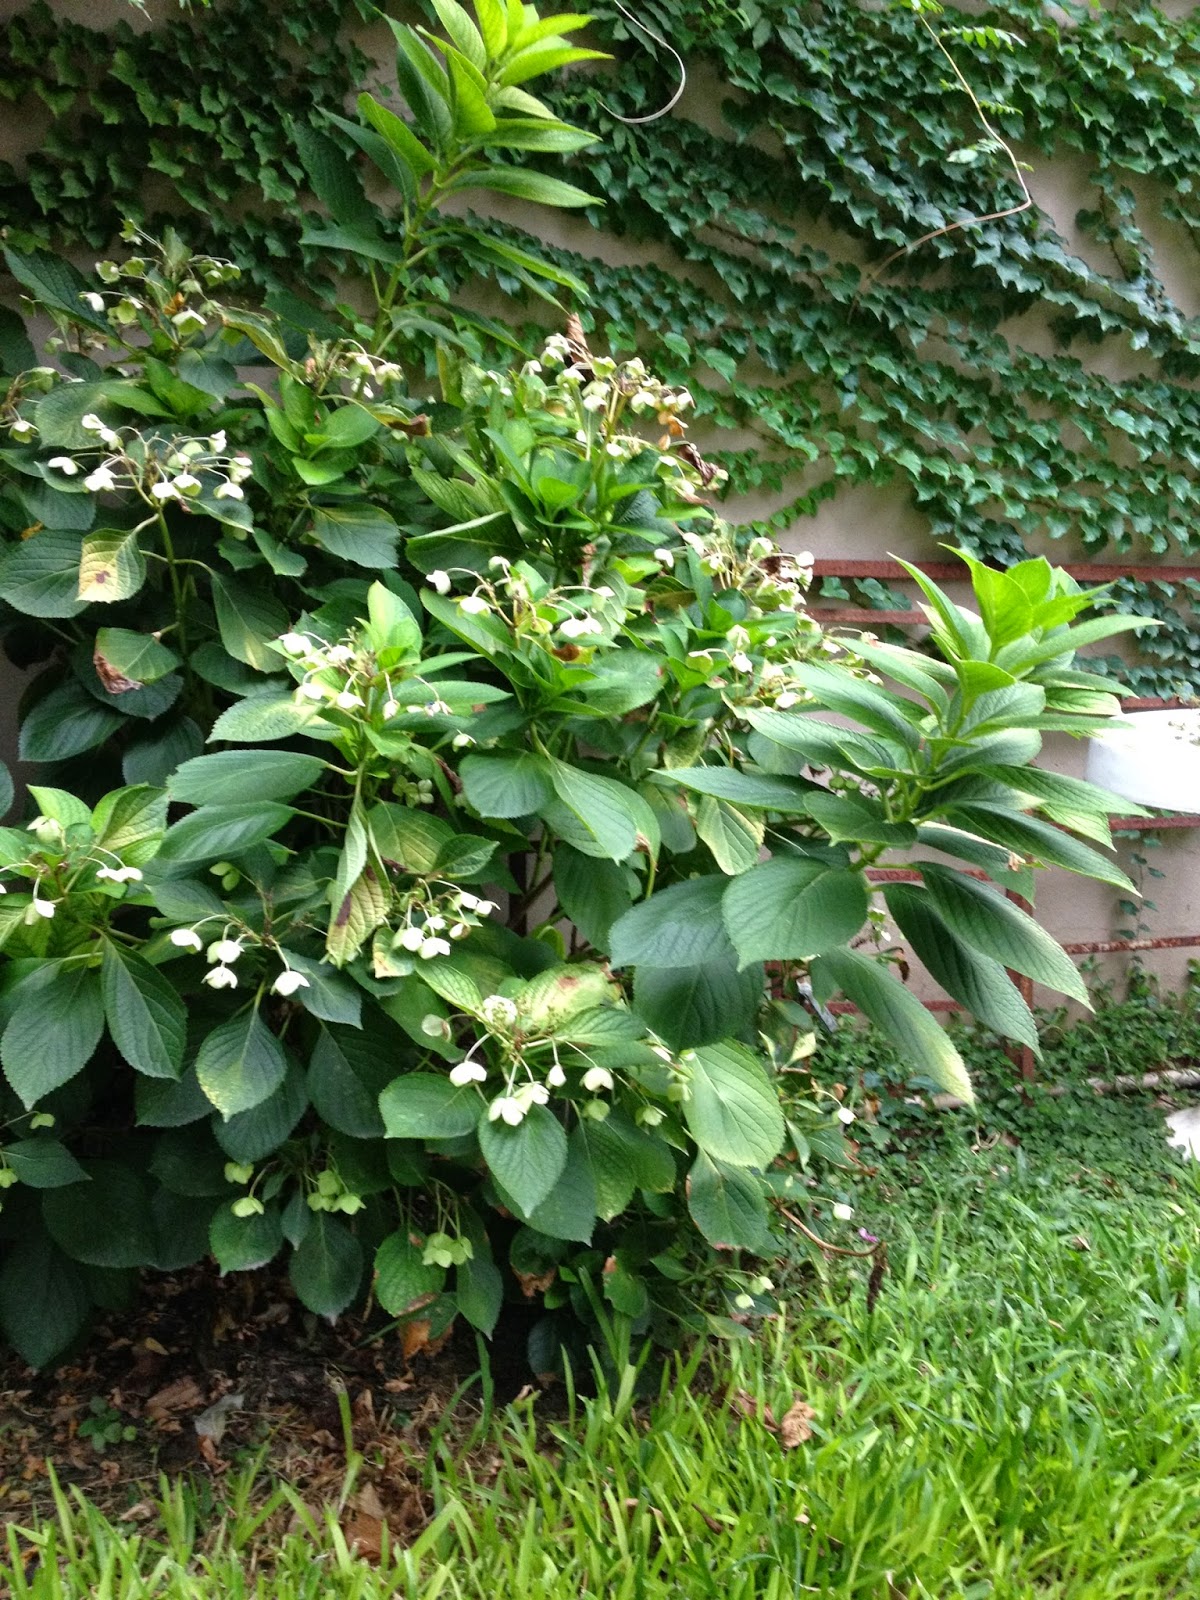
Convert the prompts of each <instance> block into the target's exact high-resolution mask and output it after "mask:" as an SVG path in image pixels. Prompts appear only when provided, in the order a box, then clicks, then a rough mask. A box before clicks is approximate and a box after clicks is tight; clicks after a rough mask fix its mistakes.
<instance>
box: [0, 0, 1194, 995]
mask: <svg viewBox="0 0 1200 1600" xmlns="http://www.w3.org/2000/svg"><path fill="white" fill-rule="evenodd" d="M21 3H23V0H0V20H2V19H3V18H5V17H6V16H8V15H11V14H12V13H13V12H14V11H15V10H17V9H19V5H20V4H21ZM52 8H53V9H54V10H56V11H58V12H59V13H61V14H62V15H63V16H65V17H70V18H72V19H73V20H75V21H79V22H83V23H85V24H87V25H89V26H95V27H98V28H99V27H104V26H107V25H109V24H110V23H111V22H112V21H113V20H115V19H116V18H118V17H121V18H124V19H126V20H127V21H129V22H130V23H131V24H132V25H133V26H135V27H141V26H150V25H152V21H153V19H154V18H155V17H165V16H168V15H170V14H172V13H173V11H174V6H173V4H172V0H150V6H149V12H150V20H148V21H147V20H145V19H143V18H142V17H140V15H139V13H138V12H137V11H136V10H135V9H134V8H133V7H132V6H130V5H129V4H127V3H126V0H52ZM1194 9H1195V0H1170V4H1169V6H1168V10H1169V11H1170V12H1171V13H1172V14H1184V13H1186V12H1189V11H1191V10H1194ZM357 36H358V37H359V39H360V41H361V42H362V43H363V44H364V46H365V47H367V48H368V49H370V50H371V52H372V53H373V54H377V55H378V58H379V59H380V60H381V61H383V60H384V59H385V58H386V55H387V53H388V52H387V45H386V41H387V38H388V36H387V34H386V30H384V29H382V28H379V29H367V28H363V29H361V30H358V31H357ZM386 70H387V69H386V68H382V67H381V73H383V74H384V75H386ZM726 92H727V91H726V90H725V88H724V86H723V85H722V84H720V83H719V82H717V81H716V80H715V79H714V78H713V77H712V76H711V74H709V73H707V72H706V71H704V70H703V69H700V68H697V67H695V66H694V65H693V70H692V73H691V78H690V82H689V85H688V89H687V92H686V94H685V96H684V98H683V101H682V103H681V105H680V107H679V109H678V111H677V113H676V114H677V115H679V116H683V117H688V118H691V119H692V120H694V121H696V122H698V123H701V124H702V125H704V126H705V127H707V128H709V129H710V130H711V131H715V132H718V133H720V132H723V131H724V130H723V129H722V126H721V123H720V114H719V106H720V101H721V99H722V97H723V95H724V94H725V93H726ZM48 120H49V119H48V116H47V114H46V113H45V111H44V108H42V107H41V106H40V103H38V102H36V101H33V100H32V99H31V100H30V102H29V103H27V104H18V105H15V106H14V105H0V158H3V159H7V160H10V161H12V162H13V163H14V165H16V166H17V167H18V169H19V168H20V165H21V161H22V159H23V157H24V156H25V155H26V154H27V153H28V152H29V151H30V150H31V149H34V148H36V147H37V145H38V143H39V142H40V140H41V138H42V136H43V134H44V132H45V129H46V127H47V125H48ZM598 131H603V130H598ZM768 142H769V141H768ZM747 158H748V159H750V158H751V156H750V153H749V152H748V155H747ZM1027 176H1028V181H1029V185H1030V188H1031V190H1032V192H1033V194H1034V196H1035V198H1036V200H1037V202H1038V204H1039V206H1040V207H1041V208H1042V209H1043V210H1044V211H1046V212H1047V213H1048V215H1049V216H1050V217H1051V218H1052V219H1053V220H1054V222H1055V225H1056V227H1057V229H1058V231H1059V233H1060V234H1061V235H1062V236H1063V237H1064V238H1065V239H1066V240H1067V242H1068V244H1069V245H1070V246H1071V247H1072V248H1073V249H1075V250H1076V251H1078V253H1079V254H1080V255H1081V256H1083V257H1084V258H1085V259H1087V260H1089V262H1090V263H1091V264H1092V265H1093V266H1095V267H1096V268H1097V269H1098V270H1101V271H1110V270H1111V269H1112V263H1111V261H1108V260H1107V259H1105V258H1104V257H1103V256H1102V254H1101V253H1099V252H1098V251H1097V247H1096V246H1095V245H1094V244H1093V243H1092V241H1090V240H1089V239H1088V238H1087V237H1086V236H1084V235H1082V234H1081V233H1080V232H1079V230H1078V229H1077V228H1076V226H1075V220H1074V219H1075V214H1076V212H1077V211H1078V210H1079V209H1080V207H1081V206H1083V205H1085V204H1088V203H1090V197H1089V192H1088V186H1087V162H1086V159H1085V158H1084V157H1082V156H1080V155H1078V154H1076V153H1074V152H1069V153H1065V154H1064V155H1063V156H1062V157H1061V158H1059V159H1056V160H1052V161H1048V162H1047V161H1044V160H1041V159H1040V158H1038V159H1037V160H1036V161H1035V162H1034V170H1033V171H1032V172H1031V173H1029V174H1028V175H1027ZM1140 198H1141V200H1142V206H1141V208H1140V211H1139V219H1138V220H1139V222H1140V223H1141V225H1142V226H1143V227H1144V228H1145V230H1146V231H1147V233H1148V234H1149V235H1150V236H1151V237H1152V238H1153V241H1154V244H1155V247H1156V250H1157V255H1158V264H1159V268H1160V272H1161V275H1162V278H1163V281H1164V284H1165V286H1166V287H1167V289H1168V290H1169V292H1170V293H1171V295H1172V296H1173V297H1174V298H1175V300H1176V303H1177V304H1178V305H1179V306H1180V307H1181V308H1183V309H1184V310H1185V311H1187V312H1189V313H1191V314H1196V313H1200V281H1198V278H1197V274H1196V272H1195V270H1194V267H1193V262H1194V255H1193V253H1192V252H1193V246H1192V245H1191V244H1190V242H1189V241H1188V240H1186V239H1185V238H1183V237H1182V236H1181V235H1179V234H1178V233H1177V232H1176V231H1175V225H1174V224H1169V223H1167V222H1166V221H1164V220H1163V219H1162V218H1161V214H1158V216H1157V218H1156V215H1155V205H1154V194H1153V189H1152V187H1151V186H1150V185H1149V184H1144V185H1142V187H1141V194H1140ZM496 214H497V215H507V216H509V217H511V218H513V219H514V220H517V221H520V222H522V223H523V224H525V225H527V226H530V227H531V228H532V229H533V230H534V231H538V232H540V233H541V234H542V236H543V237H544V238H546V239H547V241H549V242H553V243H555V244H561V245H564V246H567V247H569V248H571V249H575V250H578V251H580V252H581V253H583V254H584V255H592V256H597V257H600V258H602V259H604V260H606V261H609V262H614V263H615V262H620V263H629V264H636V263H643V262H654V263H655V264H657V265H660V266H662V267H664V268H667V269H668V270H670V271H672V272H678V271H680V270H681V268H680V264H679V262H678V260H677V258H676V257H675V256H674V254H673V252H672V251H671V249H670V247H669V245H667V244H662V245H654V244H649V245H646V244H640V243H637V242H635V241H631V240H628V239H617V238H615V237H611V236H606V235H603V234H599V233H597V232H595V231H594V230H593V229H592V228H591V227H590V226H589V225H588V224H587V222H586V221H585V220H583V219H581V218H579V217H576V216H572V215H570V214H567V213H557V214H554V213H552V214H546V213H538V214H537V215H536V217H531V216H530V215H529V214H528V213H523V212H522V210H521V208H520V207H515V206H513V207H506V206H504V205H503V204H502V203H498V204H497V207H496ZM788 221H789V222H790V223H791V224H792V225H793V226H796V227H798V228H800V230H801V232H802V236H803V238H804V240H805V241H806V242H809V243H812V244H815V245H818V246H819V247H821V248H823V249H827V250H828V251H829V252H830V253H831V255H833V256H835V257H838V258H841V259H851V260H853V259H855V257H856V254H857V252H856V246H855V241H854V240H853V239H852V238H851V237H849V236H848V235H845V234H842V233H839V232H838V231H836V230H835V229H833V228H831V227H830V226H829V225H828V224H827V223H824V222H822V223H816V222H813V221H811V220H809V222H808V223H807V225H806V224H805V219H804V218H802V217H796V216H789V218H788ZM722 242H723V243H724V244H726V245H727V244H728V241H727V240H723V241H722ZM689 270H690V269H689ZM710 287H711V288H712V289H713V290H714V292H717V293H719V287H720V286H719V284H717V283H716V282H713V283H712V284H711V285H710ZM1003 331H1004V332H1005V334H1006V335H1007V337H1008V338H1009V339H1010V340H1011V341H1012V342H1013V343H1014V344H1016V345H1018V346H1021V347H1023V348H1027V349H1030V350H1035V351H1044V352H1047V353H1048V352H1049V351H1050V350H1051V349H1052V341H1051V339H1050V335H1049V331H1048V329H1047V328H1046V326H1045V324H1044V322H1043V321H1042V320H1041V319H1039V318H1038V317H1037V316H1027V317H1024V318H1022V319H1020V320H1019V321H1014V322H1011V323H1009V324H1007V325H1006V326H1005V328H1004V330H1003ZM1087 359H1088V360H1089V362H1090V363H1091V364H1092V365H1093V366H1094V367H1095V369H1096V370H1097V371H1101V372H1104V373H1105V374H1106V375H1107V376H1110V377H1112V378H1118V379H1119V378H1123V377H1131V376H1133V375H1135V374H1137V373H1139V372H1142V371H1144V370H1146V367H1145V365H1144V363H1143V361H1142V359H1141V358H1140V357H1138V356H1136V355H1134V354H1132V353H1131V352H1130V351H1129V350H1128V347H1127V346H1126V345H1124V344H1122V343H1120V342H1117V341H1110V342H1109V343H1108V344H1106V345H1104V346H1101V347H1100V348H1098V349H1096V350H1094V351H1093V352H1091V354H1089V356H1088V358H1087ZM720 442H721V443H723V444H726V445H729V446H733V447H738V446H740V445H743V444H744V443H745V442H747V441H745V440H742V439H729V438H726V439H724V440H722V441H720ZM820 475H821V468H820V467H819V466H818V467H816V468H806V469H805V470H804V471H803V472H801V473H799V474H798V475H797V478H796V479H795V480H794V481H793V483H792V484H790V485H789V486H788V491H787V493H786V494H785V495H783V496H777V497H773V498H767V497H763V496H744V497H741V498H740V499H737V500H735V501H733V502H732V503H731V504H730V506H729V508H728V509H729V512H730V514H731V515H732V516H734V517H738V516H742V517H751V516H761V515H764V514H766V513H768V512H769V511H771V510H773V509H774V507H775V505H778V504H783V503H786V501H787V500H790V499H791V498H793V497H794V495H795V494H796V493H797V492H798V491H799V489H800V487H801V486H804V485H808V484H811V483H812V482H814V481H819V478H820ZM785 542H786V543H787V544H788V545H789V546H790V547H792V548H794V549H810V550H813V551H814V552H815V553H816V554H817V555H819V556H824V557H831V558H835V557H839V556H841V557H846V556H853V557H860V558H862V557H872V556H881V555H885V554H896V555H902V556H905V557H908V558H911V559H916V560H921V559H937V558H939V557H942V558H944V557H943V553H942V552H941V551H939V550H937V549H935V547H934V545H933V543H932V541H931V539H930V536H929V531H928V527H927V525H926V523H925V521H924V519H923V517H922V516H921V514H920V513H919V512H918V511H917V509H916V508H915V507H914V506H913V505H912V503H911V501H910V500H909V499H908V497H907V495H906V494H905V493H904V492H903V491H901V490H891V489H889V490H882V489H875V488H871V487H869V486H857V487H848V488H845V489H843V490H841V491H840V492H839V494H838V495H837V496H836V497H835V498H834V499H833V500H831V501H828V502H826V503H825V504H823V505H822V506H821V507H820V508H819V510H818V511H817V513H816V515H814V516H812V517H810V518H805V519H801V520H798V521H797V522H796V523H795V525H794V526H793V527H792V528H791V529H790V530H789V532H788V534H787V536H786V539H785ZM1045 553H1046V554H1048V555H1049V556H1050V557H1051V558H1052V559H1055V558H1057V559H1059V560H1063V559H1070V558H1076V559H1077V553H1076V552H1075V551H1072V550H1070V549H1068V548H1065V547H1064V546H1063V545H1062V544H1061V543H1059V544H1054V543H1050V542H1048V543H1047V545H1046V552H1045ZM1168 559H1170V558H1168ZM18 692H19V685H18V683H17V681H16V677H15V675H14V674H13V673H12V671H11V669H9V670H8V671H6V672H4V673H2V674H0V741H2V742H3V743H4V744H5V745H6V746H8V747H10V748H11V733H12V727H13V723H14V715H13V708H14V706H15V700H16V695H17V693H18ZM1083 755H1084V752H1083V749H1082V747H1080V746H1079V745H1078V744H1074V743H1073V742H1072V741H1069V740H1067V739H1064V738H1055V739H1052V740H1051V741H1049V742H1048V744H1047V748H1046V752H1045V755H1044V758H1043V760H1044V764H1046V765H1048V766H1051V767H1054V768H1056V769H1058V770H1062V771H1067V772H1073V773H1078V772H1080V771H1081V770H1082V763H1083ZM1196 804H1197V809H1200V795H1198V796H1197V797H1196ZM1133 853H1134V848H1131V847H1130V846H1129V845H1127V844H1122V846H1121V849H1120V854H1121V856H1122V858H1123V859H1124V860H1125V861H1126V862H1127V864H1131V863H1130V858H1131V856H1132V855H1133ZM1144 853H1145V854H1146V855H1147V856H1148V857H1149V859H1150V861H1151V862H1152V863H1153V864H1154V865H1155V866H1157V867H1158V868H1159V869H1160V870H1162V871H1163V872H1164V873H1165V874H1166V876H1165V877H1164V878H1163V879H1159V880H1154V881H1153V882H1149V883H1148V884H1147V894H1148V897H1149V898H1150V899H1153V900H1155V901H1156V902H1157V907H1158V909H1157V910H1156V911H1153V912H1150V911H1147V912H1146V913H1145V914H1144V915H1143V918H1142V920H1143V921H1144V922H1146V923H1148V924H1149V925H1150V926H1149V930H1148V931H1149V932H1150V933H1151V934H1152V935H1179V934H1188V933H1197V934H1200V830H1198V831H1197V832H1195V833H1191V832H1183V831H1179V830H1172V831H1168V832H1164V833H1163V835H1162V845H1161V847H1160V848H1157V849H1151V850H1148V851H1145V852H1144ZM1116 901H1117V895H1116V893H1115V892H1114V891H1113V890H1111V889H1110V888H1108V887H1106V886H1103V885H1093V884H1085V883H1081V882H1080V881H1079V880H1076V879H1073V878H1070V877H1069V876H1068V875H1067V874H1063V873H1060V872H1050V873H1046V874H1044V875H1042V881H1041V885H1040V888H1039V892H1038V914H1039V916H1040V918H1041V919H1042V920H1043V921H1044V923H1045V924H1046V926H1047V927H1048V928H1049V929H1050V930H1051V931H1052V932H1053V933H1054V934H1055V935H1056V936H1057V937H1059V938H1060V939H1063V940H1102V939H1109V938H1112V937H1114V936H1115V935H1116V934H1117V932H1118V930H1119V929H1121V928H1122V927H1125V926H1127V925H1128V920H1129V919H1128V918H1126V917H1124V916H1123V915H1121V914H1120V913H1118V911H1117V909H1116ZM1197 953H1198V954H1200V952H1197ZM1189 954H1190V952H1187V951H1171V952H1165V953H1162V954H1159V955H1156V956H1153V957H1150V958H1147V965H1149V966H1150V967H1151V969H1152V970H1154V971H1155V972H1157V973H1159V974H1160V975H1161V977H1162V979H1163V980H1164V981H1165V982H1167V983H1169V984H1171V985H1177V984H1178V983H1179V982H1180V981H1181V979H1182V978H1183V976H1184V974H1185V971H1186V963H1187V960H1188V958H1189ZM1123 966H1124V958H1112V957H1110V958H1106V959H1105V960H1103V961H1102V962H1100V963H1099V972H1100V974H1101V975H1103V976H1119V975H1120V973H1121V971H1122V970H1123Z"/></svg>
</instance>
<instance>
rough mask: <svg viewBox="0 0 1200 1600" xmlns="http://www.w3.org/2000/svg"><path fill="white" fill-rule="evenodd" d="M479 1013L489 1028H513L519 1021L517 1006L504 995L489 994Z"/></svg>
mask: <svg viewBox="0 0 1200 1600" xmlns="http://www.w3.org/2000/svg"><path fill="white" fill-rule="evenodd" d="M479 1013H480V1015H481V1016H482V1018H483V1020H484V1022H485V1023H486V1024H487V1026H488V1027H489V1028H511V1027H512V1025H513V1023H514V1022H515V1021H516V1020H517V1008H516V1006H515V1005H514V1004H513V1003H512V1001H511V1000H509V999H508V998H507V996H505V995H502V994H489V995H488V997H487V999H486V1000H484V1002H483V1004H482V1005H481V1006H480V1008H479Z"/></svg>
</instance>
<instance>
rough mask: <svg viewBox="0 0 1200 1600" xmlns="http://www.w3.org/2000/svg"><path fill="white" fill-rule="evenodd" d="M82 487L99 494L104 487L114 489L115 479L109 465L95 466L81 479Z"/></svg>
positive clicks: (115, 485)
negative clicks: (94, 468) (92, 470)
mask: <svg viewBox="0 0 1200 1600" xmlns="http://www.w3.org/2000/svg"><path fill="white" fill-rule="evenodd" d="M83 487H84V488H85V489H90V490H91V491H92V493H93V494H101V493H103V492H104V490H106V489H115V488H116V487H117V480H116V477H115V476H114V474H113V470H112V468H111V467H97V468H96V470H95V471H94V472H89V473H88V475H87V477H86V478H85V479H84V480H83Z"/></svg>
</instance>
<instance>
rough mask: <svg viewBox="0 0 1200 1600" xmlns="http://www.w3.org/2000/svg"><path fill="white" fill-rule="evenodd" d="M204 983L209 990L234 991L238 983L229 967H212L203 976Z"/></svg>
mask: <svg viewBox="0 0 1200 1600" xmlns="http://www.w3.org/2000/svg"><path fill="white" fill-rule="evenodd" d="M204 981H205V983H206V984H207V985H208V987H209V988H210V989H236V988H237V982H238V981H237V973H236V972H234V971H233V970H232V968H230V967H214V968H213V969H212V971H211V972H206V973H205V974H204Z"/></svg>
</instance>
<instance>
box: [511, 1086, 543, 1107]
mask: <svg viewBox="0 0 1200 1600" xmlns="http://www.w3.org/2000/svg"><path fill="white" fill-rule="evenodd" d="M515 1098H516V1099H517V1100H519V1101H520V1103H521V1104H522V1105H523V1106H524V1107H525V1108H526V1110H528V1109H529V1107H530V1106H544V1105H546V1104H547V1103H548V1102H549V1099H550V1091H549V1089H547V1087H546V1085H545V1084H544V1083H523V1084H522V1085H521V1087H520V1088H519V1089H518V1090H517V1092H516V1096H515Z"/></svg>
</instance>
